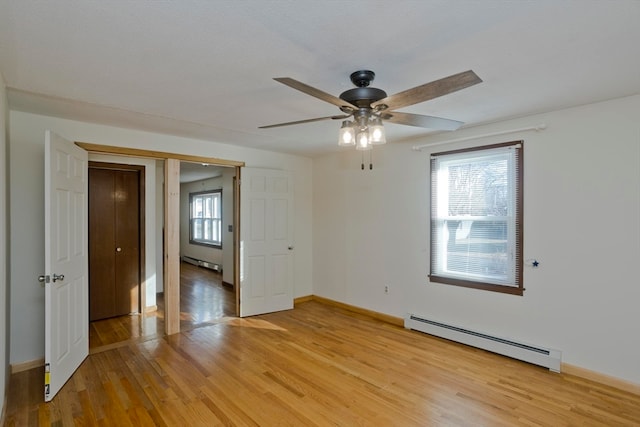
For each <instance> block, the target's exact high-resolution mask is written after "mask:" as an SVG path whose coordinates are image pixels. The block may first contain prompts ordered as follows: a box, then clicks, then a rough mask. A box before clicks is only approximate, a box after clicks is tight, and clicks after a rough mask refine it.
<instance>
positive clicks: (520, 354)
mask: <svg viewBox="0 0 640 427" xmlns="http://www.w3.org/2000/svg"><path fill="white" fill-rule="evenodd" d="M404 327H405V328H407V329H413V330H416V331H419V332H424V333H426V334H429V335H435V336H437V337H440V338H445V339H448V340H451V341H456V342H459V343H462V344H466V345H470V346H472V347H477V348H481V349H483V350H487V351H491V352H493V353H498V354H501V355H503V356H508V357H511V358H513V359H518V360H522V361H525V362H529V363H533V364H534V365H539V366H544V367H545V368H548V369H549V370H551V371H553V372H560V364H561V362H562V352H561V351H560V350H554V349H550V348H543V347H539V346H535V345H531V344H525V343H522V342H517V341H514V340H511V339H506V338H500V337H495V336H492V335H488V334H484V333H482V332H477V331H472V330H469V329H464V328H460V327H457V326H452V325H447V324H445V323H441V322H436V321H433V320H429V319H425V318H424V317H420V316H417V315H414V314H407V316H406V317H405V319H404Z"/></svg>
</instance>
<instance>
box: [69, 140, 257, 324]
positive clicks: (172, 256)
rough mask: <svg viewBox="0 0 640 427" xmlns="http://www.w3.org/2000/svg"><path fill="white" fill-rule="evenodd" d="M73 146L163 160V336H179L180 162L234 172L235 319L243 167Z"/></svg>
mask: <svg viewBox="0 0 640 427" xmlns="http://www.w3.org/2000/svg"><path fill="white" fill-rule="evenodd" d="M75 144H76V145H77V146H79V147H81V148H82V149H84V150H86V151H87V152H89V153H94V154H111V155H120V156H132V157H143V158H152V159H158V160H164V164H165V168H164V169H165V185H164V205H165V215H164V230H165V241H164V264H165V267H164V268H165V274H164V277H163V281H164V292H165V333H166V334H167V335H172V334H175V333H178V332H180V256H179V253H180V251H179V248H180V246H179V245H180V241H179V236H178V234H177V233H176V231H177V230H179V228H180V209H179V202H180V183H179V178H180V161H188V162H196V163H208V164H211V165H216V166H227V167H234V168H235V176H236V179H235V180H234V189H233V191H234V198H233V200H234V201H233V204H234V206H233V224H234V227H233V277H234V278H233V281H234V292H235V297H236V316H238V315H239V314H240V181H241V177H240V173H241V168H242V167H244V166H245V163H244V162H241V161H235V160H225V159H219V158H215V157H202V156H193V155H188V154H179V153H169V152H162V151H152V150H142V149H137V148H128V147H117V146H111V145H100V144H92V143H87V142H78V141H76V142H75ZM176 188H177V191H176Z"/></svg>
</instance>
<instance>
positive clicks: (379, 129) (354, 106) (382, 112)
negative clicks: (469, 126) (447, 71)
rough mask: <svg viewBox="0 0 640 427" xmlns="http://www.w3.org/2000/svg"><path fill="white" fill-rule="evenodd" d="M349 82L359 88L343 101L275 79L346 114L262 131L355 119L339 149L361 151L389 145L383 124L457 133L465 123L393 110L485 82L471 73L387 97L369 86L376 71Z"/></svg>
mask: <svg viewBox="0 0 640 427" xmlns="http://www.w3.org/2000/svg"><path fill="white" fill-rule="evenodd" d="M350 78H351V82H352V83H353V84H354V85H355V86H356V87H355V88H352V89H349V90H346V91H344V92H342V93H341V94H340V97H335V96H333V95H331V94H328V93H326V92H323V91H321V90H319V89H316V88H314V87H311V86H309V85H306V84H304V83H302V82H299V81H297V80H294V79H292V78H290V77H276V78H274V80H276V81H278V82H280V83H282V84H285V85H287V86H289V87H291V88H293V89H296V90H299V91H301V92H304V93H306V94H307V95H311V96H313V97H315V98H318V99H320V100H322V101H325V102H328V103H330V104H333V105H335V106H337V107H338V108H339V109H340V111H342V112H343V113H344V114H342V115H337V116H328V117H318V118H315V119H307V120H298V121H294V122H286V123H279V124H274V125H268V126H261V127H260V128H261V129H266V128H272V127H279V126H289V125H296V124H302V123H310V122H315V121H320V120H328V119H331V120H343V119H348V118H350V117H352V118H353V120H343V122H342V126H341V127H340V130H339V133H338V145H339V146H341V147H353V146H355V148H356V150H362V151H366V150H371V148H372V147H373V145H381V144H385V143H386V142H387V141H386V136H385V130H384V126H383V121H387V122H391V123H396V124H401V125H408V126H417V127H422V128H429V129H437V130H456V129H458V128H459V127H460V126H462V124H463V123H462V122H459V121H456V120H450V119H445V118H441V117H434V116H425V115H421V114H412V113H402V112H396V111H393V110H395V109H397V108H402V107H407V106H409V105H414V104H418V103H420V102H425V101H428V100H430V99H434V98H437V97H440V96H443V95H447V94H449V93H452V92H456V91H458V90H460V89H464V88H467V87H469V86H473V85H475V84H478V83H480V82H482V80H481V79H480V77H478V76H477V75H476V73H474V72H473V71H471V70H469V71H464V72H462V73H458V74H454V75H451V76H448V77H444V78H442V79H440V80H435V81H433V82H430V83H426V84H423V85H421V86H417V87H414V88H412V89H408V90H405V91H403V92H399V93H397V94H395V95H391V96H387V93H386V92H385V91H384V90H382V89H377V88H374V87H370V86H369V85H370V84H371V82H372V81H373V79H374V78H375V73H374V72H373V71H370V70H359V71H356V72H354V73H351V76H350Z"/></svg>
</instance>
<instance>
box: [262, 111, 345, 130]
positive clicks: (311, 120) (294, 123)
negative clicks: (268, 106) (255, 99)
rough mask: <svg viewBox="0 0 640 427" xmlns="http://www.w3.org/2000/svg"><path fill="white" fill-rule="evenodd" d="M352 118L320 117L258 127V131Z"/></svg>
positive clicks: (342, 116) (343, 116)
mask: <svg viewBox="0 0 640 427" xmlns="http://www.w3.org/2000/svg"><path fill="white" fill-rule="evenodd" d="M349 117H351V114H348V115H347V114H344V115H340V116H328V117H318V118H315V119H306V120H297V121H295V122H286V123H278V124H275V125H267V126H260V127H258V129H269V128H277V127H280V126H291V125H299V124H302V123H311V122H319V121H321V120H329V119H331V120H340V119H347V118H349Z"/></svg>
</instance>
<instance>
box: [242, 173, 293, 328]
mask: <svg viewBox="0 0 640 427" xmlns="http://www.w3.org/2000/svg"><path fill="white" fill-rule="evenodd" d="M291 308H293V180H292V178H291V174H290V173H289V172H285V171H277V170H271V169H254V168H242V172H241V183H240V316H241V317H245V316H253V315H256V314H263V313H271V312H274V311H280V310H289V309H291Z"/></svg>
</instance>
